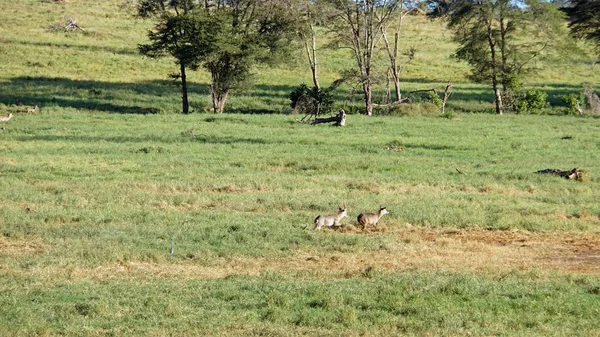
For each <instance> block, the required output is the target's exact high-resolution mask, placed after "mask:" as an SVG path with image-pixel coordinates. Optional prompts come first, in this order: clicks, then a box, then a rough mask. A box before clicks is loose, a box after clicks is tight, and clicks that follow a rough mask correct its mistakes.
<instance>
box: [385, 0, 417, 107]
mask: <svg viewBox="0 0 600 337" xmlns="http://www.w3.org/2000/svg"><path fill="white" fill-rule="evenodd" d="M399 3H400V5H399V10H398V13H396V14H395V17H396V19H395V20H390V24H388V25H385V26H381V34H382V37H383V41H384V42H385V50H386V51H387V55H388V58H389V60H390V67H389V73H390V74H391V75H392V80H393V81H394V98H395V100H394V101H395V102H398V103H399V102H401V101H402V93H401V92H400V72H401V71H402V68H403V66H404V65H406V64H407V63H408V62H410V61H412V60H413V58H414V57H415V52H416V49H415V48H413V47H411V48H409V49H408V50H406V52H405V53H404V55H405V56H406V57H407V59H406V61H405V63H404V64H403V63H401V60H400V59H399V55H398V54H399V49H400V35H401V33H402V24H403V23H404V18H405V17H406V16H407V15H408V14H409V11H408V10H407V8H406V6H407V5H408V4H409V1H407V0H401V1H399ZM411 4H412V3H411ZM389 30H391V31H392V33H393V40H392V42H391V43H390V40H389V38H388V34H389V33H388V31H389Z"/></svg>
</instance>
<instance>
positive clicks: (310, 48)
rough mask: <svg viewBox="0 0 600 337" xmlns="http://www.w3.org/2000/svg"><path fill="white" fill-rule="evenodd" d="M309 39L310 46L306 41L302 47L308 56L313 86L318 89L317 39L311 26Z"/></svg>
mask: <svg viewBox="0 0 600 337" xmlns="http://www.w3.org/2000/svg"><path fill="white" fill-rule="evenodd" d="M310 39H311V43H310V45H309V43H308V41H304V47H305V48H306V54H307V55H308V63H309V65H310V71H311V73H312V79H313V85H314V86H315V88H317V89H320V88H321V87H320V86H319V77H318V75H317V37H316V34H315V28H314V27H313V25H312V24H311V25H310Z"/></svg>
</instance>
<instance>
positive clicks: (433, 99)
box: [427, 91, 444, 109]
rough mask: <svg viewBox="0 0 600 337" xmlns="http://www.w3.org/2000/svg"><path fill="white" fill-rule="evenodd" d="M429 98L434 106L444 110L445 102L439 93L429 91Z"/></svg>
mask: <svg viewBox="0 0 600 337" xmlns="http://www.w3.org/2000/svg"><path fill="white" fill-rule="evenodd" d="M427 97H429V99H430V100H431V102H432V103H433V104H435V106H436V107H437V108H438V109H441V108H442V105H443V104H444V101H443V100H442V98H441V97H440V95H438V93H437V92H435V91H429V92H428V93H427Z"/></svg>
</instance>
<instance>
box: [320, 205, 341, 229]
mask: <svg viewBox="0 0 600 337" xmlns="http://www.w3.org/2000/svg"><path fill="white" fill-rule="evenodd" d="M345 216H348V209H347V208H346V205H344V207H339V209H338V211H337V213H335V214H329V215H319V216H317V217H316V218H315V228H313V230H314V231H318V230H321V227H323V226H327V227H332V226H336V227H337V226H341V221H342V219H343V218H344V217H345Z"/></svg>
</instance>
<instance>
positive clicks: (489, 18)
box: [431, 0, 566, 114]
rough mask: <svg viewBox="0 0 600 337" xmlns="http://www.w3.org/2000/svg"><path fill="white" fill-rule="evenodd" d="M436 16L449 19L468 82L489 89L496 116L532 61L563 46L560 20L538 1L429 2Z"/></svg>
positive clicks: (555, 10) (557, 13)
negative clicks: (506, 96)
mask: <svg viewBox="0 0 600 337" xmlns="http://www.w3.org/2000/svg"><path fill="white" fill-rule="evenodd" d="M431 3H432V5H433V6H432V7H435V10H434V12H433V14H434V15H439V16H443V17H445V18H447V20H448V27H449V28H450V29H451V30H452V31H453V32H454V40H455V41H456V42H457V43H458V44H459V47H458V49H457V51H456V56H457V58H458V59H460V60H463V61H466V62H467V63H468V64H469V65H470V66H471V75H470V78H471V79H472V80H474V81H476V82H484V83H490V84H491V85H492V90H493V92H494V102H495V105H496V113H497V114H502V112H503V111H504V107H503V102H502V97H503V95H504V94H507V93H508V92H509V91H511V90H512V89H513V88H514V87H515V86H516V85H518V83H519V82H520V77H521V76H522V75H523V74H525V73H526V70H527V67H528V66H529V65H530V63H531V61H532V60H534V59H536V58H538V57H540V56H542V55H543V54H544V53H546V52H547V51H548V50H551V49H555V48H558V46H559V44H561V43H565V40H566V31H565V27H564V16H563V15H562V13H561V12H560V11H559V10H558V8H557V7H556V5H555V4H552V3H547V2H543V1H540V0H526V1H513V0H478V1H472V0H433V1H431Z"/></svg>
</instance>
